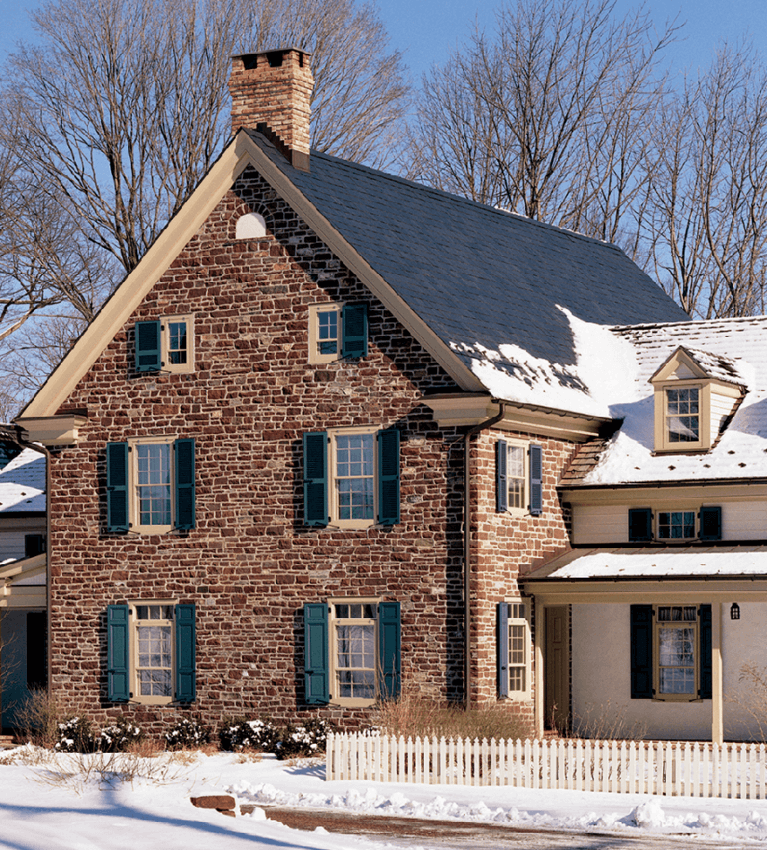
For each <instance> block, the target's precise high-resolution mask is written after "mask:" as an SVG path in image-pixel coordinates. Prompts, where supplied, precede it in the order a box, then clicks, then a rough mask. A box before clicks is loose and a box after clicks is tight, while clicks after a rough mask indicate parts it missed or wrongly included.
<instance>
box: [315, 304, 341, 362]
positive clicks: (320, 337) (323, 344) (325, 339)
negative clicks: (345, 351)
mask: <svg viewBox="0 0 767 850" xmlns="http://www.w3.org/2000/svg"><path fill="white" fill-rule="evenodd" d="M317 347H318V349H319V353H320V354H338V311H337V310H326V311H325V312H322V313H317Z"/></svg>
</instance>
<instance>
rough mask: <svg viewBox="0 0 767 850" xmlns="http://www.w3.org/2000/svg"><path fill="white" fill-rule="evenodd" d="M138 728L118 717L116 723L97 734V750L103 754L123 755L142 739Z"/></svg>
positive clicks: (142, 736)
mask: <svg viewBox="0 0 767 850" xmlns="http://www.w3.org/2000/svg"><path fill="white" fill-rule="evenodd" d="M144 737H145V735H144V732H143V731H142V729H141V727H140V726H136V725H135V724H133V723H131V722H130V721H129V720H127V719H126V718H125V717H123V716H122V715H120V717H118V718H117V722H116V723H113V724H112V725H110V726H105V727H104V728H103V729H102V730H101V733H100V734H99V737H98V741H97V748H98V749H99V750H101V752H103V753H125V752H128V750H130V749H131V748H132V747H134V746H135V745H136V744H138V743H140V742H141V741H142V740H143V739H144Z"/></svg>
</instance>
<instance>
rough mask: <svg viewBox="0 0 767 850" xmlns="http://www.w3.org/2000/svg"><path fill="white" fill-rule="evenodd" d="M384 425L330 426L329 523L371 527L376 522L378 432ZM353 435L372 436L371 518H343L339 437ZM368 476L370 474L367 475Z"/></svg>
mask: <svg viewBox="0 0 767 850" xmlns="http://www.w3.org/2000/svg"><path fill="white" fill-rule="evenodd" d="M381 429H382V426H375V427H372V428H370V427H365V428H330V429H328V432H327V434H328V452H329V455H330V457H329V463H328V472H329V478H328V510H329V513H330V522H329V523H328V525H332V526H337V527H338V528H370V527H371V526H373V525H375V524H376V518H377V517H378V432H379V431H380V430H381ZM353 436H370V437H372V443H373V448H372V452H373V458H372V461H373V474H372V481H373V516H372V517H371V518H369V519H361V518H360V519H341V516H340V514H341V509H340V498H339V493H338V482H339V480H341V479H340V478H339V475H338V438H339V437H353ZM365 477H366V478H367V477H369V476H365Z"/></svg>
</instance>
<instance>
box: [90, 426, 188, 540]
mask: <svg viewBox="0 0 767 850" xmlns="http://www.w3.org/2000/svg"><path fill="white" fill-rule="evenodd" d="M106 462H107V463H106V481H107V488H106V489H107V529H106V530H107V531H109V532H116V533H125V532H127V531H134V532H138V533H141V534H162V533H165V532H168V531H171V530H174V529H175V530H178V531H188V530H190V529H193V528H194V527H195V473H194V466H195V450H194V440H193V439H181V440H174V439H172V438H164V439H149V438H147V439H144V438H141V439H132V440H129V441H128V442H125V443H108V444H107V449H106Z"/></svg>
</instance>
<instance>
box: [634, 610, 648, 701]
mask: <svg viewBox="0 0 767 850" xmlns="http://www.w3.org/2000/svg"><path fill="white" fill-rule="evenodd" d="M652 664H653V661H652V605H632V606H631V699H652V696H653V687H652V678H653V677H652Z"/></svg>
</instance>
